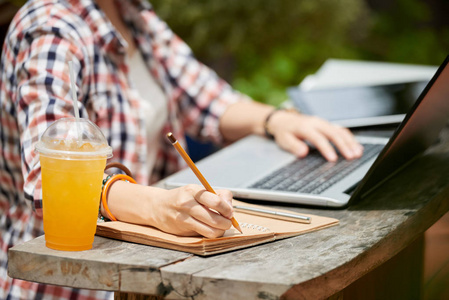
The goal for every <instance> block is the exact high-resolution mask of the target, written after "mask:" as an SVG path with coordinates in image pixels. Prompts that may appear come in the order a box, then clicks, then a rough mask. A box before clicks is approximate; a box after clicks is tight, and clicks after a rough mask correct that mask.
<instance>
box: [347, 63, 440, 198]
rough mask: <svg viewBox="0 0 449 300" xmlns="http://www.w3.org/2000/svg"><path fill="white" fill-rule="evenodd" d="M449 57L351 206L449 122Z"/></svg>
mask: <svg viewBox="0 0 449 300" xmlns="http://www.w3.org/2000/svg"><path fill="white" fill-rule="evenodd" d="M448 59H449V57H448V58H446V60H445V61H444V62H443V64H442V65H441V66H440V68H439V69H438V71H437V72H436V74H435V75H434V77H433V78H432V80H431V81H430V82H429V83H428V85H427V86H426V87H425V89H424V90H423V91H422V93H421V95H420V96H419V97H418V100H417V101H416V102H415V104H414V105H413V107H412V108H411V109H410V111H409V112H408V113H407V115H406V116H405V118H404V121H403V122H402V123H401V124H400V125H399V127H398V128H397V129H396V131H395V133H394V134H393V136H392V137H391V139H390V140H389V142H388V143H387V145H386V146H385V148H384V149H383V150H382V152H381V153H380V154H379V156H378V157H377V159H376V161H375V162H374V164H373V165H372V166H371V168H370V169H369V171H368V172H367V174H366V176H365V177H364V179H363V180H362V181H361V183H360V184H359V185H358V187H357V188H356V190H355V191H354V193H353V195H352V197H351V199H350V201H349V204H351V203H353V202H354V201H356V199H359V198H361V197H364V196H365V195H366V194H368V193H369V192H370V191H372V190H373V189H374V188H376V187H377V186H379V185H380V184H382V182H384V181H385V180H386V179H388V178H389V177H391V175H393V174H394V173H395V172H397V171H399V170H400V169H401V168H402V167H404V166H405V165H406V164H407V163H408V162H410V161H411V159H412V158H414V157H415V156H417V155H418V154H420V153H422V152H424V151H425V150H426V149H427V148H429V147H430V146H431V145H432V144H433V143H434V142H435V140H436V139H437V138H438V135H439V133H440V131H441V129H442V128H443V127H444V126H445V125H446V123H447V121H448V120H449V68H448V67H447V64H448Z"/></svg>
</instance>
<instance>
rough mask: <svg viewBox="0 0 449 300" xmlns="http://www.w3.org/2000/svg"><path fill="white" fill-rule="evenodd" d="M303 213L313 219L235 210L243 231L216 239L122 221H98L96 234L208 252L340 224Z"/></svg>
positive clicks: (237, 247)
mask: <svg viewBox="0 0 449 300" xmlns="http://www.w3.org/2000/svg"><path fill="white" fill-rule="evenodd" d="M233 205H234V206H235V205H239V206H245V207H256V208H264V209H267V208H266V207H261V206H258V205H252V204H247V203H244V202H240V201H236V200H234V201H233ZM270 210H272V211H278V212H287V213H290V214H291V213H292V212H291V211H287V210H279V209H271V208H270ZM301 215H304V216H309V217H311V223H310V224H304V223H298V222H292V221H286V220H282V219H278V218H276V219H275V218H273V217H269V216H258V215H252V214H250V213H249V212H245V213H243V212H241V211H237V210H235V211H234V217H235V219H236V220H237V221H238V222H239V224H240V227H241V228H242V231H243V234H241V233H240V232H238V231H237V230H236V229H235V228H231V229H229V230H227V231H226V232H225V234H224V236H223V237H220V238H216V239H208V238H204V237H183V236H177V235H173V234H169V233H166V232H163V231H160V230H159V229H156V228H154V227H148V226H142V225H136V224H130V223H124V222H120V221H115V222H105V223H99V224H97V235H100V236H104V237H109V238H113V239H118V240H124V241H128V242H134V243H139V244H145V245H150V246H156V247H162V248H168V249H174V250H179V251H184V252H190V253H194V254H197V255H202V256H206V255H212V254H217V253H222V252H227V251H231V250H235V249H241V248H245V247H249V246H253V245H258V244H262V243H266V242H271V241H274V240H278V239H283V238H287V237H292V236H297V235H301V234H304V233H308V232H312V231H316V230H319V229H323V228H327V227H330V226H334V225H337V224H338V220H337V219H332V218H327V217H320V216H315V215H306V214H301Z"/></svg>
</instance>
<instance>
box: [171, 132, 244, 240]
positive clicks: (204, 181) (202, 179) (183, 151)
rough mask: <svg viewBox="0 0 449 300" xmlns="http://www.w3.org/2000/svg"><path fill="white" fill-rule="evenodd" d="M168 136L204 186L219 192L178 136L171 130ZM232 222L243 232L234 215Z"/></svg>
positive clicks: (210, 190) (211, 190)
mask: <svg viewBox="0 0 449 300" xmlns="http://www.w3.org/2000/svg"><path fill="white" fill-rule="evenodd" d="M167 138H168V140H169V141H170V143H172V145H173V146H174V147H175V149H176V151H178V153H179V154H180V155H181V157H182V158H183V159H184V160H185V162H186V163H187V165H188V166H189V167H190V169H191V170H192V171H193V173H195V175H196V177H197V178H198V179H199V181H201V183H202V184H203V186H204V188H205V189H206V190H207V191H208V192H211V193H213V194H217V193H216V192H215V191H214V189H213V188H212V187H211V185H210V184H209V182H207V180H206V178H204V176H203V174H201V172H200V170H198V168H197V167H196V165H195V163H194V162H193V161H192V159H191V158H190V156H189V155H188V154H187V152H186V151H185V150H184V148H183V147H182V146H181V145H180V144H179V143H178V141H177V140H176V138H175V137H174V136H173V134H172V133H171V132H169V133H167ZM231 222H232V225H233V226H234V227H235V228H236V229H237V230H238V231H240V233H243V232H242V229H241V228H240V225H239V223H238V222H237V220H236V219H235V218H234V217H232V218H231Z"/></svg>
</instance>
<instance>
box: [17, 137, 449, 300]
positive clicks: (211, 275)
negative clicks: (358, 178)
mask: <svg viewBox="0 0 449 300" xmlns="http://www.w3.org/2000/svg"><path fill="white" fill-rule="evenodd" d="M445 136H447V134H446V135H445ZM448 183H449V143H444V144H443V145H440V146H439V147H437V148H435V149H434V150H433V151H432V152H431V153H428V154H427V155H425V156H423V157H422V158H420V159H417V160H416V161H414V163H413V164H411V165H410V166H408V167H407V168H406V169H404V170H403V171H402V172H401V173H400V174H398V175H397V176H395V177H394V178H393V179H391V180H389V181H388V182H387V183H385V184H384V185H383V186H382V187H381V188H380V189H378V190H377V191H376V192H374V193H373V194H371V195H370V196H369V198H367V199H366V200H363V201H362V202H360V203H357V204H356V205H354V206H352V207H350V208H349V209H344V210H328V209H312V208H303V207H293V206H283V207H288V208H289V209H291V210H294V211H298V212H304V213H311V214H317V215H323V216H329V217H334V218H337V219H339V220H340V225H339V226H336V227H332V228H328V229H325V230H322V231H317V232H313V233H310V234H306V235H303V236H298V237H294V238H289V239H285V240H281V241H277V242H273V243H268V244H264V245H260V246H257V247H252V248H248V249H243V250H239V251H234V252H230V253H225V254H221V255H216V256H212V257H207V258H202V257H198V256H192V255H189V254H185V253H182V252H176V251H170V250H164V249H158V248H154V247H148V246H141V245H134V244H129V243H125V242H118V241H111V240H107V239H104V238H100V237H96V242H95V247H94V250H91V251H84V252H78V253H76V252H59V251H53V250H50V249H47V248H45V246H44V240H43V238H38V239H36V240H33V241H30V242H28V243H25V244H22V245H18V246H15V247H14V248H12V249H10V251H9V257H10V261H9V272H10V276H12V277H17V278H22V279H27V280H31V281H39V282H46V283H54V284H61V285H67V286H76V287H84V288H94V289H106V290H115V291H122V292H135V293H142V294H156V295H163V296H166V298H168V299H183V298H190V299H224V298H225V299H278V298H285V299H322V298H327V297H331V296H332V295H334V294H336V293H337V292H339V291H341V290H343V289H344V288H345V287H347V286H348V285H350V284H351V283H353V282H354V281H356V280H357V279H359V278H361V277H362V276H364V275H365V274H367V273H368V272H370V271H372V270H374V269H375V268H376V267H378V266H380V265H382V264H383V263H385V262H386V261H387V260H389V259H390V258H392V257H393V256H394V255H396V254H397V253H399V252H400V251H401V250H403V249H404V248H405V247H406V246H408V245H410V244H412V242H413V241H414V240H415V239H416V238H418V237H421V236H422V234H423V232H424V231H425V230H426V229H427V228H429V227H430V226H431V225H432V224H433V223H434V222H436V221H437V220H438V219H439V218H440V217H441V216H442V215H443V214H444V213H446V212H447V211H448V210H449V184H448ZM274 206H277V207H280V206H279V205H274ZM411 263H413V262H411ZM417 267H419V266H417ZM86 274H88V276H86Z"/></svg>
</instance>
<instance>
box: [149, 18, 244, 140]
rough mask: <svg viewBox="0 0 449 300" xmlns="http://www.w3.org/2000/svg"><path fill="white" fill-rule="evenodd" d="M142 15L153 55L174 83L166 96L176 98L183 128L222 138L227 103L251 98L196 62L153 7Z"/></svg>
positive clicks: (195, 134)
mask: <svg viewBox="0 0 449 300" xmlns="http://www.w3.org/2000/svg"><path fill="white" fill-rule="evenodd" d="M143 15H144V18H145V20H146V23H147V25H148V28H149V32H150V35H151V39H152V44H153V52H154V56H155V58H156V59H158V60H159V61H160V62H161V63H162V64H163V65H164V67H165V68H166V72H167V74H168V76H169V81H170V83H171V84H172V86H173V90H172V91H171V95H169V97H173V98H175V101H176V104H177V106H178V112H179V115H178V117H180V118H181V121H182V126H183V128H184V129H185V130H186V132H187V133H189V134H191V135H193V136H195V137H197V138H200V139H203V140H212V141H214V142H216V143H221V142H223V137H222V134H221V132H220V130H219V121H220V117H221V116H222V114H223V113H224V112H225V110H226V109H227V107H228V106H229V105H231V104H233V103H236V102H238V101H251V99H250V98H249V97H248V96H246V95H244V94H242V93H239V92H237V91H235V90H234V89H232V88H231V86H230V85H229V84H228V83H227V82H225V81H224V80H223V79H221V78H220V77H219V76H218V75H217V74H216V73H215V72H214V71H213V70H211V69H210V68H209V67H207V66H206V65H204V64H202V63H201V62H199V61H198V60H197V59H196V58H195V57H194V55H193V53H192V51H191V49H190V48H189V47H188V46H187V44H186V43H185V42H184V41H182V40H181V39H180V38H179V37H178V36H176V35H175V34H174V33H173V32H172V31H171V29H170V28H169V27H168V26H167V24H166V23H165V22H163V21H162V20H161V19H160V18H159V17H158V16H157V15H156V14H155V12H154V11H153V10H151V9H150V10H148V11H146V12H145V13H144V14H143Z"/></svg>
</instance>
